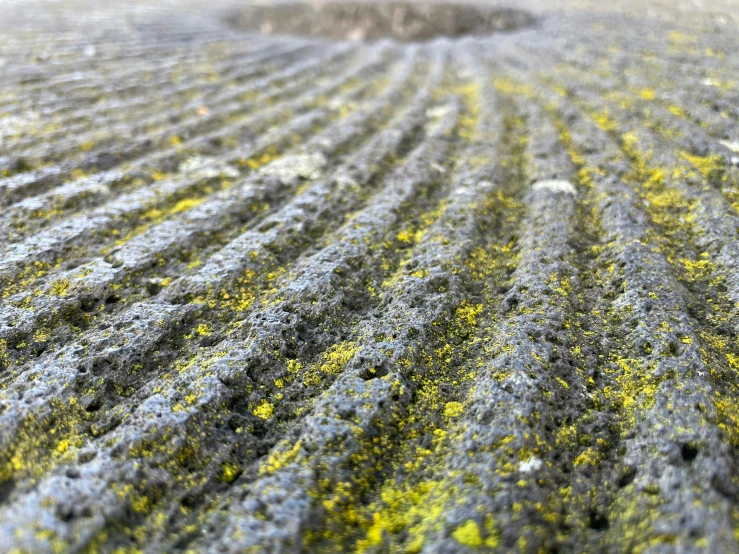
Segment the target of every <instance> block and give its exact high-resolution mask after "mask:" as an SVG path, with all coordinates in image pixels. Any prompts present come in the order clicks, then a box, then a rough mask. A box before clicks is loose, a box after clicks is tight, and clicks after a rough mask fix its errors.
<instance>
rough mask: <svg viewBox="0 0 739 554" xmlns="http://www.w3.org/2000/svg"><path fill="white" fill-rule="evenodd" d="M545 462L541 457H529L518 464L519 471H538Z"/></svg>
mask: <svg viewBox="0 0 739 554" xmlns="http://www.w3.org/2000/svg"><path fill="white" fill-rule="evenodd" d="M542 464H543V462H542V461H541V460H540V459H539V458H536V457H534V458H529V459H528V460H526V461H525V462H521V463H520V464H518V471H519V472H520V473H531V472H532V471H536V470H537V469H539V468H540V467H541V466H542Z"/></svg>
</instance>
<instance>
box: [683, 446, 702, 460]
mask: <svg viewBox="0 0 739 554" xmlns="http://www.w3.org/2000/svg"><path fill="white" fill-rule="evenodd" d="M681 454H682V456H683V460H685V461H686V462H692V461H693V460H695V458H696V457H697V456H698V448H697V447H696V446H695V445H692V444H690V443H689V442H686V443H685V444H683V447H682V451H681Z"/></svg>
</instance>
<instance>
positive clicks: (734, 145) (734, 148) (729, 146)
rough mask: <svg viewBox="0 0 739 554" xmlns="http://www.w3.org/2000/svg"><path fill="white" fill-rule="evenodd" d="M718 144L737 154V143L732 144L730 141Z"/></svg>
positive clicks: (738, 151)
mask: <svg viewBox="0 0 739 554" xmlns="http://www.w3.org/2000/svg"><path fill="white" fill-rule="evenodd" d="M719 142H720V143H721V144H723V145H724V146H726V148H728V149H729V150H731V151H732V152H736V153H737V154H739V142H733V141H730V140H720V141H719Z"/></svg>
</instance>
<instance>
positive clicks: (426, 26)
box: [228, 1, 535, 42]
mask: <svg viewBox="0 0 739 554" xmlns="http://www.w3.org/2000/svg"><path fill="white" fill-rule="evenodd" d="M228 20H229V23H231V24H232V25H235V26H237V27H240V28H242V29H247V30H258V31H261V32H262V33H264V34H276V35H302V36H310V37H325V38H330V39H334V40H364V41H374V40H378V39H382V38H392V39H395V40H398V41H403V42H418V41H426V40H431V39H433V38H435V37H460V36H464V35H482V34H490V33H494V32H501V31H513V30H516V29H520V28H523V27H529V26H531V25H533V24H534V23H535V18H534V16H533V15H532V14H530V13H528V12H525V11H522V10H516V9H511V8H500V7H497V8H496V7H492V6H485V5H475V4H444V3H440V2H439V3H429V4H423V3H420V2H402V1H401V2H379V3H374V2H372V3H371V2H335V1H334V2H321V3H310V4H309V3H277V4H265V5H258V6H247V7H244V8H241V9H239V10H238V11H237V12H234V13H232V14H231V15H230V16H229V18H228Z"/></svg>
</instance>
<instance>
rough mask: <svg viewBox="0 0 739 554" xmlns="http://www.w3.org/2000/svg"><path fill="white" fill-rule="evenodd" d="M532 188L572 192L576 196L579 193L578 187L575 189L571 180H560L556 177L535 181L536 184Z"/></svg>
mask: <svg viewBox="0 0 739 554" xmlns="http://www.w3.org/2000/svg"><path fill="white" fill-rule="evenodd" d="M532 188H533V189H534V190H548V191H550V192H561V193H564V194H571V195H572V196H575V194H577V189H575V185H573V184H572V183H570V182H569V181H558V180H556V179H551V180H547V181H539V182H538V183H534V186H533V187H532Z"/></svg>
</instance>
